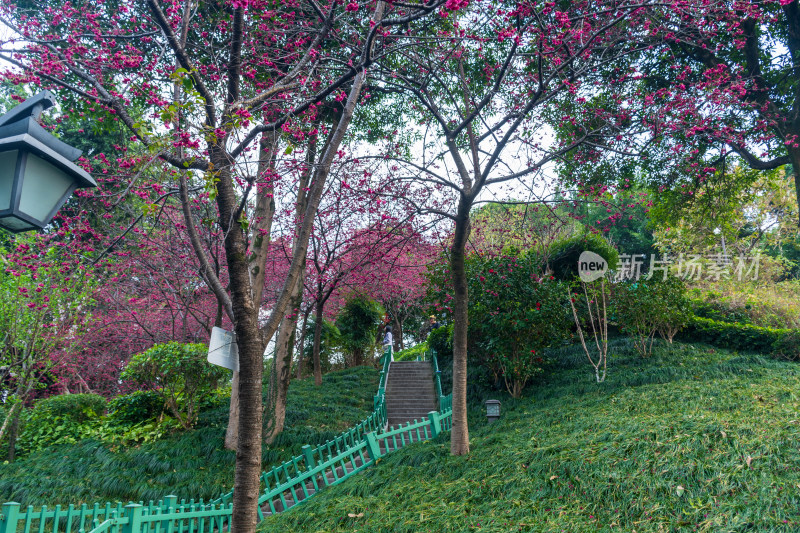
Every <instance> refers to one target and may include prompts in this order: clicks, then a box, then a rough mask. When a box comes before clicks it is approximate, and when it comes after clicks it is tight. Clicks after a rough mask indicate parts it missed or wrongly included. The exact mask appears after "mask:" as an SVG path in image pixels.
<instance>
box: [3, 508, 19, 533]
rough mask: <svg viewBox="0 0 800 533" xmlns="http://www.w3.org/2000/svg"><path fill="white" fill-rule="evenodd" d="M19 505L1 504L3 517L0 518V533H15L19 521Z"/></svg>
mask: <svg viewBox="0 0 800 533" xmlns="http://www.w3.org/2000/svg"><path fill="white" fill-rule="evenodd" d="M18 517H19V504H18V503H16V502H8V503H4V504H3V515H2V516H0V533H17V521H18V520H19V518H18Z"/></svg>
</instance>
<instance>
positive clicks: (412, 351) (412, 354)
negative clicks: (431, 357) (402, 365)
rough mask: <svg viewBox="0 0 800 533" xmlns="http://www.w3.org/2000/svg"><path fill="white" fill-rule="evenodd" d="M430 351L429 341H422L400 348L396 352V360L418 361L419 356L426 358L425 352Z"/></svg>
mask: <svg viewBox="0 0 800 533" xmlns="http://www.w3.org/2000/svg"><path fill="white" fill-rule="evenodd" d="M427 351H428V342H427V341H426V342H421V343H419V344H417V345H416V346H412V347H411V348H406V349H405V350H400V351H399V352H397V353H395V354H394V360H395V361H416V360H417V357H419V358H424V357H425V352H427Z"/></svg>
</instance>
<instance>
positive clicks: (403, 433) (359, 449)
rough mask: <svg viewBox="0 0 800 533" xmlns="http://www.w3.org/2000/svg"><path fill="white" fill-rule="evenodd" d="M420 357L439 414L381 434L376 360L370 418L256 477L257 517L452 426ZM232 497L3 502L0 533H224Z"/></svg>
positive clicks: (386, 364)
mask: <svg viewBox="0 0 800 533" xmlns="http://www.w3.org/2000/svg"><path fill="white" fill-rule="evenodd" d="M426 358H427V359H428V360H430V361H431V364H432V365H433V369H434V380H435V381H436V391H437V395H438V397H439V410H438V411H432V412H431V413H429V414H428V418H427V419H426V420H419V421H417V420H415V421H413V422H409V423H407V424H404V425H401V426H399V427H397V428H395V427H389V428H387V427H386V403H385V400H386V398H385V396H386V380H387V378H388V374H389V371H390V366H391V359H392V352H391V348H388V349H387V350H386V351H385V352H384V354H383V356H382V359H381V364H382V370H381V377H380V383H379V385H378V392H377V393H376V394H375V399H374V411H373V413H372V414H371V415H370V416H368V417H367V418H366V419H365V420H364V421H363V422H361V423H359V424H357V425H356V426H355V427H353V428H351V429H350V430H348V431H345V432H344V433H342V434H341V435H338V436H337V437H336V438H334V439H332V440H329V441H327V442H325V443H324V444H321V445H320V446H317V447H316V448H311V446H308V445H306V446H304V447H303V454H302V455H299V456H297V457H293V458H292V459H291V460H289V461H287V462H285V463H283V464H281V465H278V466H276V467H274V468H272V469H271V470H268V471H266V472H264V473H263V474H262V475H261V483H262V495H261V496H260V498H259V500H258V503H259V511H258V513H259V518H260V519H263V518H265V517H266V516H268V515H270V514H274V513H278V512H282V511H285V510H287V509H289V508H291V507H293V506H294V505H297V504H299V503H302V502H304V501H306V500H307V499H308V498H310V497H312V496H313V495H314V494H316V493H317V492H319V491H320V490H323V489H324V488H325V487H328V486H331V485H335V484H337V483H341V482H342V481H344V480H345V479H348V478H349V477H351V476H353V475H354V474H356V473H358V472H360V471H361V470H363V469H365V468H367V467H368V466H370V465H372V464H374V463H375V461H377V460H378V459H379V458H380V457H382V456H383V455H385V454H387V453H391V452H393V451H395V450H399V449H401V448H403V447H404V446H407V445H408V444H411V443H414V442H420V441H423V440H427V439H431V438H434V437H436V436H437V435H438V434H439V433H441V432H442V431H447V430H449V429H450V428H451V427H452V408H451V405H452V395H447V396H443V395H442V389H441V380H440V379H439V368H438V362H437V359H436V354H435V352H431V353H429V354H428V355H427V356H426ZM232 499H233V491H230V492H228V493H226V494H223V495H222V496H220V497H219V498H216V499H214V500H211V501H209V502H203V500H200V501H197V502H195V501H194V500H189V501H186V500H181V501H180V502H179V501H178V498H177V497H176V496H166V497H165V498H164V499H163V500H158V501H150V502H148V503H145V502H139V503H138V504H137V503H130V504H128V505H124V506H123V505H122V503H115V504H111V503H105V504H102V505H101V504H95V505H93V506H88V505H85V504H84V505H79V506H75V505H69V506H67V507H62V506H60V505H56V506H55V507H53V508H52V509H50V508H48V507H47V506H42V507H41V509H38V510H36V509H34V508H33V506H29V507H27V508H26V509H24V510H23V509H21V506H20V505H19V504H18V503H14V502H9V503H4V504H3V505H2V508H1V509H0V533H213V531H214V530H216V531H220V532H221V531H223V530H225V529H228V530H230V520H231V515H232V513H233V506H232V504H231V500H232Z"/></svg>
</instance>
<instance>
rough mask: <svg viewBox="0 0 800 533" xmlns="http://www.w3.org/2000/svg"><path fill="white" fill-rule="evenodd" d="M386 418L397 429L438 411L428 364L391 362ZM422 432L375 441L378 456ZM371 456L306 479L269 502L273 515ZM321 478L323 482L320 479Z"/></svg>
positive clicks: (360, 456) (361, 456) (367, 454)
mask: <svg viewBox="0 0 800 533" xmlns="http://www.w3.org/2000/svg"><path fill="white" fill-rule="evenodd" d="M385 398H386V400H385V401H386V418H387V421H388V424H389V426H394V427H395V428H397V427H398V426H400V425H401V424H405V423H407V422H413V421H414V420H418V421H421V420H427V419H428V413H430V412H431V411H436V410H438V408H439V406H438V405H437V404H438V398H436V387H435V386H434V382H433V368H432V366H431V363H430V362H429V361H393V362H392V363H391V366H390V368H389V378H388V380H387V382H386V397H385ZM425 438H426V437H425V436H424V432H423V434H420V432H419V430H408V431H400V432H398V434H396V435H394V437H389V438H383V439H378V447H379V449H380V453H381V455H383V454H386V453H388V452H392V451H395V450H398V449H400V448H402V447H403V446H406V445H408V444H411V443H414V442H419V441H421V440H425ZM372 459H373V457H371V454H370V452H369V449H368V448H367V449H364V450H363V452H362V453H361V454H357V455H355V456H354V457H353V458H352V459H350V460H348V459H343V460H342V461H341V462H340V463H338V464H337V465H336V466H335V467H334V468H332V469H331V470H327V471H325V472H324V473H321V474H320V475H318V476H316V478H315V479H309V480H307V481H306V482H305V483H304V484H301V485H299V486H295V487H293V488H291V489H288V490H286V491H284V492H283V493H282V494H281V495H280V496H279V497H277V498H275V499H273V500H272V506H273V507H274V509H275V513H280V512H283V511H285V510H286V509H289V508H290V507H293V506H294V505H297V504H298V503H300V502H302V501H303V500H306V499H307V498H309V497H310V496H312V495H313V494H314V493H316V492H318V491H319V490H321V489H322V488H324V486H325V485H326V484H327V485H332V484H333V483H335V482H336V481H337V480H339V479H340V478H342V477H345V475H347V474H349V473H352V472H353V471H354V470H357V469H359V467H361V466H362V465H363V464H364V463H365V462H368V461H371V460H372ZM323 476H324V478H325V479H323ZM261 511H262V513H263V515H264V516H270V515H272V514H274V513H273V512H272V509H271V508H270V505H269V502H265V503H264V504H263V505H262V507H261Z"/></svg>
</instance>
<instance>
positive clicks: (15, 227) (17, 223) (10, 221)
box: [0, 215, 36, 233]
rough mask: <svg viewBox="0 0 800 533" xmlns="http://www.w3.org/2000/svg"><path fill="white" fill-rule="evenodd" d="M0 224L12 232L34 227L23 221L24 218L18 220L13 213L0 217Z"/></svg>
mask: <svg viewBox="0 0 800 533" xmlns="http://www.w3.org/2000/svg"><path fill="white" fill-rule="evenodd" d="M0 226H2V227H4V228H8V229H9V230H11V231H13V232H15V233H16V232H19V231H29V230H32V229H36V228H35V227H33V226H31V225H30V224H29V223H27V222H25V221H24V220H20V219H18V218H17V217H15V216H13V215H9V216H7V217H2V218H0Z"/></svg>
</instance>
